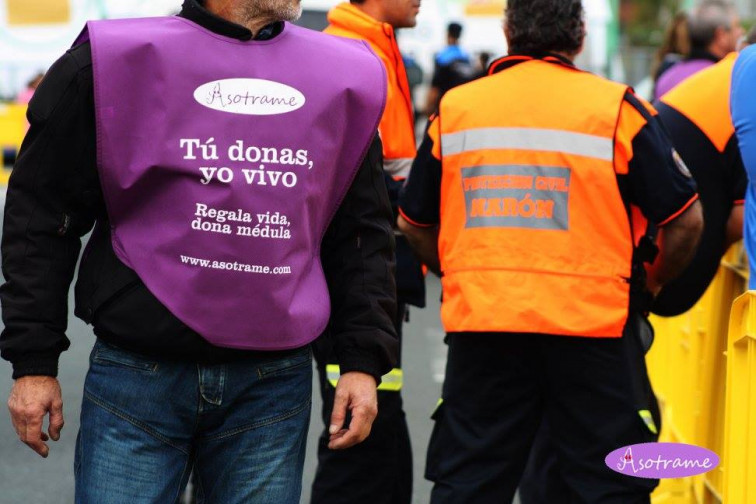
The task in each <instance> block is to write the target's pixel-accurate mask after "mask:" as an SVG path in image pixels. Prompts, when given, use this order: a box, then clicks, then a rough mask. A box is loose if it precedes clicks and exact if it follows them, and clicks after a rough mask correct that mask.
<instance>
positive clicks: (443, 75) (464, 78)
mask: <svg viewBox="0 0 756 504" xmlns="http://www.w3.org/2000/svg"><path fill="white" fill-rule="evenodd" d="M460 38H462V25H461V24H459V23H456V22H452V23H449V26H447V27H446V47H445V48H444V49H443V50H442V51H441V52H439V53H438V54H437V55H436V58H435V61H434V69H433V79H432V80H431V87H430V89H429V90H428V96H427V98H426V100H425V113H426V114H428V115H430V114H432V113H433V112H435V111H436V109H437V108H438V104H439V102H440V101H441V98H442V97H443V96H444V94H445V93H446V92H447V91H449V90H450V89H452V88H453V87H455V86H459V85H460V84H464V83H465V82H470V81H471V80H473V79H474V78H475V77H476V71H475V67H474V66H473V65H472V63H471V61H470V55H469V54H467V52H466V51H465V50H464V49H462V47H460V45H459V40H460Z"/></svg>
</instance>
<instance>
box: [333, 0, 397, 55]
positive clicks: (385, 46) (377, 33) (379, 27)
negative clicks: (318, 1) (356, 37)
mask: <svg viewBox="0 0 756 504" xmlns="http://www.w3.org/2000/svg"><path fill="white" fill-rule="evenodd" d="M328 22H329V23H331V24H332V25H334V26H336V27H342V28H344V29H346V30H348V31H351V32H356V33H359V34H360V35H362V36H363V37H364V38H365V39H366V40H368V41H369V42H371V43H372V44H375V45H376V46H378V47H379V48H381V50H383V51H385V52H386V53H387V54H391V53H393V52H394V44H393V43H392V40H393V38H394V27H393V26H391V25H390V24H388V23H382V22H380V21H378V20H376V19H374V18H372V17H370V16H368V15H367V14H365V13H364V12H362V11H361V10H360V9H358V8H357V7H355V6H354V5H352V4H350V3H347V2H343V3H340V4H338V5H337V6H336V7H334V8H333V9H331V10H330V11H329V12H328Z"/></svg>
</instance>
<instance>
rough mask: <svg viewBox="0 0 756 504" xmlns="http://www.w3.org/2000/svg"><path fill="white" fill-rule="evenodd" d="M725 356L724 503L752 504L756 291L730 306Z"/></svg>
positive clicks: (755, 498) (755, 480)
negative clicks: (726, 360)
mask: <svg viewBox="0 0 756 504" xmlns="http://www.w3.org/2000/svg"><path fill="white" fill-rule="evenodd" d="M727 354H728V357H727V359H728V366H727V407H726V414H725V425H726V427H727V428H726V430H725V451H724V465H725V467H726V469H727V470H726V473H725V481H724V496H725V501H724V502H727V503H733V504H738V503H744V504H745V503H749V504H750V503H753V502H756V291H749V292H747V293H746V294H744V295H743V296H741V297H739V298H738V299H737V300H736V301H735V304H734V305H733V307H732V314H731V315H730V334H729V342H728V346H727Z"/></svg>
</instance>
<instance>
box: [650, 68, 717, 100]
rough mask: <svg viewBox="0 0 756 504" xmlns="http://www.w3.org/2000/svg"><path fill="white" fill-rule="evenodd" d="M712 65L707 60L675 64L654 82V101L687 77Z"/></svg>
mask: <svg viewBox="0 0 756 504" xmlns="http://www.w3.org/2000/svg"><path fill="white" fill-rule="evenodd" d="M713 64H714V62H713V61H711V60H709V59H693V60H685V61H680V62H678V63H675V64H674V65H672V66H671V67H670V68H669V70H667V71H666V72H664V73H663V74H662V75H661V77H659V80H658V81H657V82H656V91H655V95H654V100H658V99H660V98H661V97H662V96H664V95H665V94H667V93H668V92H669V91H671V90H672V89H674V88H675V87H676V86H677V85H678V84H680V83H681V82H682V81H684V80H685V79H687V78H688V77H691V76H693V75H695V74H697V73H698V72H700V71H701V70H703V69H704V68H708V67H710V66H712V65H713Z"/></svg>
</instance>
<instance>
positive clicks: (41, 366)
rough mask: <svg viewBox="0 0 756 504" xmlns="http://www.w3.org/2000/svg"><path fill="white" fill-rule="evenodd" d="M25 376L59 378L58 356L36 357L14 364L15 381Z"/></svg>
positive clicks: (17, 361)
mask: <svg viewBox="0 0 756 504" xmlns="http://www.w3.org/2000/svg"><path fill="white" fill-rule="evenodd" d="M24 376H50V377H53V378H55V377H57V376H58V355H44V356H43V355H35V356H34V357H31V358H28V359H22V360H16V361H14V362H13V379H14V380H17V379H19V378H22V377H24Z"/></svg>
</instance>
